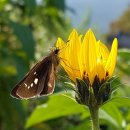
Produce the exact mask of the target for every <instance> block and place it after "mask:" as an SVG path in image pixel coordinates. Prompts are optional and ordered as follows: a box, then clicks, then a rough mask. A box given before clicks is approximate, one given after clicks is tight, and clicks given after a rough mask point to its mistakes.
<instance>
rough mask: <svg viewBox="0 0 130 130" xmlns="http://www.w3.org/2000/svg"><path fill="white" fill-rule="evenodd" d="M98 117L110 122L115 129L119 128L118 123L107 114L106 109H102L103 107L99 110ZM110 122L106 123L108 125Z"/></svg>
mask: <svg viewBox="0 0 130 130" xmlns="http://www.w3.org/2000/svg"><path fill="white" fill-rule="evenodd" d="M99 119H101V120H103V121H107V123H110V124H111V125H113V126H114V127H116V128H117V129H119V128H120V125H119V124H118V122H117V121H116V119H115V118H114V117H112V116H111V115H109V113H108V111H106V110H103V109H100V110H99ZM110 124H108V125H110Z"/></svg>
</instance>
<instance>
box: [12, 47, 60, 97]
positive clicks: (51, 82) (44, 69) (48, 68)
mask: <svg viewBox="0 0 130 130" xmlns="http://www.w3.org/2000/svg"><path fill="white" fill-rule="evenodd" d="M59 51H60V49H58V48H55V49H54V50H53V51H52V52H51V53H50V54H49V55H48V56H47V57H45V58H44V59H42V60H41V61H40V62H38V63H37V64H36V65H35V66H34V67H33V68H32V69H31V70H30V71H29V72H28V73H27V74H26V75H25V77H24V78H23V79H22V80H21V81H20V82H19V83H18V84H16V86H15V87H14V88H13V90H12V91H11V95H12V96H13V97H15V98H18V99H29V98H33V97H38V96H44V95H49V94H52V93H53V91H54V87H55V79H56V68H57V66H58V65H59V57H58V53H59Z"/></svg>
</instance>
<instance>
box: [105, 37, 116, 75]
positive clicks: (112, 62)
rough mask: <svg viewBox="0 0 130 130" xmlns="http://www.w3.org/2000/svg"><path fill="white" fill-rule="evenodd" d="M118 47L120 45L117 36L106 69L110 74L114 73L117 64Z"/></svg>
mask: <svg viewBox="0 0 130 130" xmlns="http://www.w3.org/2000/svg"><path fill="white" fill-rule="evenodd" d="M117 47H118V41H117V39H116V38H115V39H114V41H113V44H112V48H111V52H110V54H109V57H108V60H107V63H106V66H105V69H106V71H107V72H108V74H109V76H111V75H112V74H113V71H114V68H115V64H116V57H117Z"/></svg>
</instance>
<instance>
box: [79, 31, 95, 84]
mask: <svg viewBox="0 0 130 130" xmlns="http://www.w3.org/2000/svg"><path fill="white" fill-rule="evenodd" d="M80 58H81V59H82V62H81V64H82V65H81V71H82V75H83V73H84V71H86V73H87V74H88V77H89V80H90V82H91V83H92V82H93V80H94V77H95V76H96V65H97V44H96V38H95V36H94V34H93V32H92V30H91V29H89V30H88V32H87V33H86V35H85V37H84V39H83V44H82V52H81V55H80Z"/></svg>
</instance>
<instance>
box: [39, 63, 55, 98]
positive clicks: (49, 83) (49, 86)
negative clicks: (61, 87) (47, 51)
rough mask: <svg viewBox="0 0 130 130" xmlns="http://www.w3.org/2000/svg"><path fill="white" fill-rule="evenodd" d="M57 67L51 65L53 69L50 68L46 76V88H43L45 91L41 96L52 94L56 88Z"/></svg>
mask: <svg viewBox="0 0 130 130" xmlns="http://www.w3.org/2000/svg"><path fill="white" fill-rule="evenodd" d="M55 73H56V72H55V66H54V64H51V67H50V68H49V73H48V75H47V76H46V82H45V86H44V88H43V91H42V92H41V93H40V95H41V96H44V95H49V94H52V93H53V91H54V88H55V78H56V74H55Z"/></svg>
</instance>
